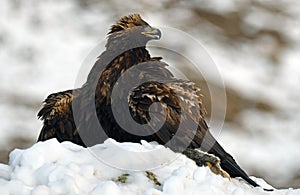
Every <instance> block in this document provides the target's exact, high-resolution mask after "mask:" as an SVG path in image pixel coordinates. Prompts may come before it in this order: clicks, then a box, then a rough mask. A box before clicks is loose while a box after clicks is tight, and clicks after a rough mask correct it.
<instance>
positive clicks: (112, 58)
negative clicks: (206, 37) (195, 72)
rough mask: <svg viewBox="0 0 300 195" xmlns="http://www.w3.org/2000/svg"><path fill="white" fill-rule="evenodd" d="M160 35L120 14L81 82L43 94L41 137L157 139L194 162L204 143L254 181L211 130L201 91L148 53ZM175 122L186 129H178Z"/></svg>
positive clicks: (230, 168)
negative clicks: (100, 133) (70, 88)
mask: <svg viewBox="0 0 300 195" xmlns="http://www.w3.org/2000/svg"><path fill="white" fill-rule="evenodd" d="M160 36H161V32H160V31H159V30H158V29H156V28H153V27H151V26H150V25H149V24H148V23H147V22H145V21H144V20H142V18H141V17H140V15H139V14H133V15H129V16H125V17H122V18H121V19H120V20H119V21H118V22H117V23H116V24H115V25H113V26H112V27H111V29H110V31H109V33H108V40H107V44H106V50H105V51H104V52H103V53H102V54H101V55H100V56H99V57H98V59H97V61H96V62H95V64H94V66H93V68H92V69H91V71H90V73H89V75H88V77H87V81H86V82H85V84H84V85H83V86H82V87H81V88H77V89H74V90H67V91H63V92H58V93H54V94H51V95H49V96H48V97H47V98H46V100H45V101H44V106H43V108H42V109H41V110H40V112H39V113H38V117H39V118H41V119H42V120H43V122H44V125H43V128H42V130H41V133H40V135H39V138H38V141H44V140H47V139H51V138H56V139H57V140H58V141H60V142H62V141H71V142H73V143H75V144H79V145H81V146H85V147H87V146H92V145H95V144H98V143H101V142H103V141H104V140H105V139H106V138H107V137H110V138H113V139H115V140H116V141H118V142H140V140H146V141H157V142H158V143H160V144H166V143H170V145H168V146H170V148H171V149H173V150H174V151H179V152H182V153H183V154H185V155H187V156H188V157H190V158H192V159H194V160H195V161H197V155H196V154H197V152H196V151H199V150H198V149H201V150H202V151H205V152H208V153H209V154H213V155H215V156H217V157H218V158H219V159H220V162H221V163H220V166H221V167H222V169H223V170H225V171H226V172H227V173H228V174H229V175H230V176H231V177H241V178H243V179H244V180H246V181H247V182H248V183H249V184H251V185H253V186H258V184H256V183H255V182H254V181H253V180H251V179H250V178H249V177H248V175H247V174H246V173H245V172H244V171H243V170H242V169H241V168H240V167H239V166H238V165H237V163H236V162H235V160H234V159H233V157H232V156H231V155H230V154H228V153H227V152H226V151H225V150H224V149H223V148H222V147H221V146H220V145H219V143H218V142H217V141H216V140H215V139H214V137H213V136H212V135H211V134H210V132H209V128H208V126H207V124H206V122H205V120H204V115H205V109H204V107H203V106H202V100H201V97H202V96H201V94H200V89H199V88H198V87H197V86H196V85H195V84H194V83H193V82H190V81H186V80H181V79H176V78H174V76H173V75H172V73H171V72H170V71H169V70H168V69H167V68H166V66H167V64H166V63H164V62H162V61H161V58H160V57H156V58H153V57H151V56H150V54H149V52H148V51H147V49H146V44H147V42H148V41H150V40H153V39H159V38H160ZM114 88H115V89H114ZM124 102H125V103H126V104H124ZM128 115H129V116H130V117H128ZM129 120H133V121H134V122H136V123H132V122H131V123H129ZM153 121H154V122H153ZM161 121H163V123H162V124H160V122H161ZM99 124H100V125H99ZM136 124H140V126H138V128H137V127H135V126H134V125H136ZM147 124H148V125H147ZM149 124H150V125H149ZM126 125H127V126H126ZM100 126H101V128H102V130H103V136H99V128H100ZM124 126H126V129H125V127H124ZM179 128H180V129H183V131H181V132H180V133H179V134H177V131H178V129H179ZM128 129H131V130H135V131H134V132H133V131H132V132H129V131H128ZM185 148H186V149H185ZM193 151H195V152H193ZM198 160H199V159H198Z"/></svg>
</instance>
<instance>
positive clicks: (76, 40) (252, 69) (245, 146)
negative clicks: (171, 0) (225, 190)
mask: <svg viewBox="0 0 300 195" xmlns="http://www.w3.org/2000/svg"><path fill="white" fill-rule="evenodd" d="M78 2H79V1H70V0H63V1H60V2H59V3H57V2H55V1H50V0H49V1H38V0H29V1H18V0H15V1H10V0H3V1H1V3H0V68H1V69H0V70H1V71H0V90H1V95H0V118H1V121H0V147H1V148H2V147H3V148H4V147H6V146H7V144H10V143H11V142H12V140H13V138H14V137H24V138H29V139H30V140H32V142H34V140H36V137H37V136H38V132H39V130H40V128H41V122H40V121H38V120H37V118H36V113H37V112H38V110H39V108H40V106H41V101H42V100H43V99H44V98H45V97H46V96H47V95H48V94H49V93H52V92H56V91H61V90H66V89H70V88H73V86H74V83H75V79H76V76H77V74H78V70H79V68H80V66H81V63H82V62H83V60H84V59H85V57H86V56H87V55H88V54H89V52H90V51H91V50H92V49H93V48H94V47H95V46H96V44H97V43H99V42H101V41H102V40H103V38H104V36H105V34H106V32H107V29H108V28H109V26H110V25H111V24H112V23H113V22H114V21H115V20H116V19H117V18H119V17H120V16H122V15H126V14H128V13H132V12H136V11H138V12H140V13H141V14H142V16H143V17H144V18H145V19H146V20H147V21H148V22H149V23H150V24H153V25H154V26H155V25H160V26H167V25H168V26H171V27H176V28H180V29H181V30H186V29H187V27H185V26H184V24H185V22H184V19H185V18H188V16H189V14H190V12H189V10H188V9H185V7H184V5H182V4H180V5H179V6H178V9H176V10H174V9H170V10H164V11H161V10H159V9H158V7H159V6H160V4H159V3H157V4H155V5H153V4H151V5H149V6H145V5H146V3H143V4H138V3H136V2H133V1H130V2H131V3H128V4H126V5H122V6H119V7H116V6H115V5H116V1H112V2H114V4H112V5H110V4H109V3H102V4H100V5H97V4H96V6H95V7H87V8H82V5H79V3H78ZM191 2H192V1H191ZM212 2H215V3H213V4H211V5H210V6H209V7H210V9H213V10H217V11H220V10H222V11H228V10H234V9H235V7H234V6H233V4H232V3H230V2H231V1H222V2H224V3H216V2H221V1H212ZM291 2H293V1H291ZM153 6H154V8H151V9H152V10H151V9H150V8H149V9H148V8H147V9H146V8H145V7H153ZM155 6H156V7H155ZM299 7H300V6H299V2H298V1H294V2H293V3H291V4H287V5H286V9H287V10H288V13H289V14H291V15H292V18H293V19H292V20H290V21H289V22H281V18H278V19H277V18H276V21H279V23H280V25H278V23H274V20H272V21H273V22H270V21H271V19H272V18H273V16H268V15H267V16H266V15H264V14H263V13H261V12H260V11H257V10H253V12H251V13H252V14H249V16H247V21H246V23H248V24H253V25H254V26H255V28H254V29H251V32H252V33H253V31H255V30H257V29H259V28H260V27H262V26H266V25H270V26H271V27H272V28H281V29H282V31H285V32H287V36H288V38H289V40H290V41H291V43H292V46H291V47H289V48H288V49H285V50H284V52H283V53H282V54H281V55H280V60H279V63H278V64H276V65H274V64H273V63H272V62H271V61H269V60H266V59H265V58H263V57H262V54H263V53H264V52H266V50H267V49H268V48H269V47H271V46H272V44H273V42H272V40H269V39H268V38H265V39H264V38H263V39H261V40H256V41H255V42H253V43H252V42H251V43H247V42H246V43H245V44H242V45H239V46H238V49H236V50H232V49H231V48H227V47H224V45H222V44H219V43H218V41H216V40H214V36H210V33H207V31H201V30H199V29H201V27H198V26H195V29H187V31H188V32H189V33H190V34H192V35H193V36H194V37H195V38H197V39H199V41H202V44H203V46H204V47H205V48H206V49H207V50H208V52H209V53H210V55H211V57H212V58H213V60H214V61H215V62H216V64H217V66H218V68H219V70H220V72H221V74H222V76H223V78H224V82H225V84H226V86H227V87H230V88H232V89H235V90H236V91H238V92H239V93H240V94H241V95H242V96H246V97H249V98H251V99H259V100H262V101H264V102H268V103H269V104H270V105H272V106H273V107H274V108H275V111H274V112H263V111H258V110H256V109H250V110H245V111H244V112H243V113H242V114H241V115H240V116H239V123H240V125H241V126H242V127H243V128H242V129H244V130H245V131H240V129H241V126H237V125H235V124H231V123H226V124H225V126H224V129H223V131H222V133H221V135H220V136H219V140H220V142H221V143H222V145H223V146H224V147H225V148H226V149H227V150H228V151H230V153H231V154H233V156H234V157H235V158H236V159H237V161H238V162H239V164H241V166H242V167H243V168H244V169H245V170H247V172H251V173H255V174H259V175H260V176H263V177H264V178H265V179H266V180H267V181H269V183H272V184H273V185H276V186H286V187H288V186H291V185H297V186H299V185H300V182H296V180H297V179H298V180H299V175H300V168H299V164H300V155H299V151H298V148H299V147H300V143H299V138H300V133H299V117H300V103H299V98H300V90H299V82H300V80H299V79H300V77H299V75H300V66H299V64H300V58H299V54H300V41H299V37H300V34H299V33H300V31H299V29H300V26H299V20H300V16H299ZM155 9H157V10H155ZM176 13H181V14H177V15H174V14H176ZM198 28H199V29H198ZM251 32H250V33H251ZM254 48H256V50H254ZM185 49H187V48H185ZM187 51H188V50H187ZM190 52H195V51H190ZM162 56H163V57H167V56H164V55H162ZM35 147H37V146H35ZM56 147H59V146H56ZM64 147H68V146H64ZM70 147H74V146H70ZM82 150H83V149H82ZM28 158H29V157H28ZM78 159H79V158H78ZM27 162H28V161H27ZM74 163H75V162H74ZM13 166H14V165H13V164H11V165H10V167H11V168H12V167H13ZM62 166H63V167H66V166H67V165H62ZM1 167H6V166H5V165H1ZM6 168H7V167H6ZM6 168H4V169H6ZM11 168H7V169H11ZM1 170H3V169H2V168H1ZM25 171H26V170H25ZM45 171H47V170H45ZM118 174H121V172H118ZM115 176H117V174H116V175H115ZM140 176H141V175H140ZM29 181H30V180H29ZM68 181H69V180H68ZM221 181H223V180H221ZM70 182H71V180H70ZM72 182H74V181H73V180H72ZM221 183H222V182H221ZM9 185H13V184H12V183H10V184H9ZM16 185H23V184H22V183H19V182H17V181H16ZM95 185H96V184H95ZM107 185H108V187H110V185H112V186H115V184H111V183H108V184H107ZM225 185H226V184H225ZM104 186H105V185H104ZM112 188H114V187H112ZM22 189H25V187H24V188H22ZM43 189H45V190H46V189H48V188H46V187H41V188H40V190H43ZM89 189H90V188H89ZM37 190H38V189H37Z"/></svg>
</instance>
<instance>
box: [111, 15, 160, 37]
mask: <svg viewBox="0 0 300 195" xmlns="http://www.w3.org/2000/svg"><path fill="white" fill-rule="evenodd" d="M108 35H109V36H114V37H124V36H129V35H130V40H131V41H132V40H134V39H135V40H144V41H146V42H147V41H149V40H152V39H160V37H161V32H160V30H159V29H156V28H153V27H151V26H150V25H149V24H148V23H147V22H145V21H144V20H143V19H142V18H141V16H140V15H139V14H131V15H128V16H124V17H122V18H120V19H119V20H118V21H117V22H116V24H114V25H112V26H111V28H110V31H109V33H108Z"/></svg>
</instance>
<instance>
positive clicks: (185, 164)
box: [0, 139, 300, 195]
mask: <svg viewBox="0 0 300 195" xmlns="http://www.w3.org/2000/svg"><path fill="white" fill-rule="evenodd" d="M119 147H120V148H123V149H124V148H125V149H128V151H131V152H132V151H135V152H138V155H136V156H135V157H133V156H131V158H129V157H128V156H127V154H126V153H124V152H123V151H122V150H119V149H118V148H119ZM153 150H156V152H155V153H151V155H149V156H148V158H149V159H148V161H149V162H153V161H155V160H153V159H157V156H159V157H162V156H168V157H169V159H165V160H169V161H168V163H167V164H163V165H161V166H160V167H156V168H154V169H151V170H149V171H151V172H152V173H154V174H155V176H156V178H157V180H158V181H159V182H160V183H161V185H156V184H155V183H154V182H153V181H152V180H150V179H149V178H148V177H147V175H146V169H142V168H141V169H140V170H135V171H133V170H128V169H118V168H114V167H113V166H110V165H109V164H107V163H103V161H106V160H107V159H100V160H99V157H101V156H97V157H96V156H95V153H94V152H95V151H98V152H100V153H101V152H103V151H106V152H108V153H110V154H113V155H111V156H118V157H119V159H120V160H122V161H123V163H125V164H126V163H127V164H131V163H134V164H140V167H142V166H143V165H144V162H143V161H140V160H139V158H138V157H139V155H142V154H143V153H144V152H149V151H150V152H151V151H153ZM170 153H172V154H173V156H172V155H171V156H170V155H169V154H170ZM174 155H175V156H176V158H174ZM166 162H167V161H166ZM153 166H156V164H155V163H153ZM124 174H128V176H127V178H126V179H125V181H124V182H120V181H119V180H118V177H120V176H122V175H124ZM251 178H252V179H254V180H255V181H256V182H258V183H259V184H260V185H262V186H263V187H265V188H270V186H269V185H268V184H266V183H265V182H264V181H263V180H262V179H259V178H255V177H251ZM199 193H201V194H218V195H219V194H224V195H225V194H231V195H239V194H280V195H283V194H289V195H292V194H300V190H293V189H282V190H274V191H273V192H266V191H264V190H263V189H262V188H260V187H256V188H254V187H251V186H249V185H248V184H246V183H245V182H244V181H243V180H239V179H231V180H229V179H226V178H223V177H221V176H219V175H215V174H214V173H212V172H211V171H210V169H209V168H207V167H197V166H196V164H195V163H194V162H193V161H192V160H190V159H188V158H186V157H185V156H184V155H181V154H175V153H173V152H172V151H170V150H169V149H168V148H165V147H163V146H161V145H158V144H157V143H152V142H151V143H148V142H146V141H142V142H141V144H138V143H118V142H116V141H114V140H112V139H108V140H106V141H105V142H104V143H103V144H100V145H96V146H93V147H92V148H83V147H81V146H78V145H75V144H72V143H70V142H63V143H59V142H58V141H57V140H56V139H51V140H48V141H45V142H39V143H36V144H34V145H33V146H31V147H30V148H28V149H22V150H21V149H15V150H14V151H12V152H11V154H10V159H9V163H8V165H6V164H0V194H1V195H5V194H10V195H13V194H18V195H19V194H22V195H26V194H42V195H44V194H45V195H46V194H107V195H108V194H109V195H111V194H116V195H117V194H145V195H146V194H147V195H150V194H152V195H154V194H161V195H162V194H164V195H167V194H170V195H176V194H178V195H182V194H199Z"/></svg>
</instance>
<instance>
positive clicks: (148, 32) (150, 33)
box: [141, 26, 161, 40]
mask: <svg viewBox="0 0 300 195" xmlns="http://www.w3.org/2000/svg"><path fill="white" fill-rule="evenodd" d="M141 33H142V34H143V35H145V36H147V37H150V38H151V39H156V40H157V39H160V37H161V32H160V30H159V29H157V28H152V27H150V26H147V27H146V28H145V30H144V31H143V32H141Z"/></svg>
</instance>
